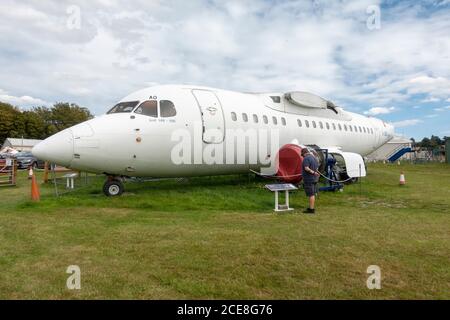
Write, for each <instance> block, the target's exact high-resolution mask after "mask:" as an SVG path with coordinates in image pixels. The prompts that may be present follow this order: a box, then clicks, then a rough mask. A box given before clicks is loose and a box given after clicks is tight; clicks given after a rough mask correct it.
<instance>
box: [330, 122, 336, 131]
mask: <svg viewBox="0 0 450 320" xmlns="http://www.w3.org/2000/svg"><path fill="white" fill-rule="evenodd" d="M331 124H332V126H333V130H334V131H336V124H335V123H334V122H332V123H331Z"/></svg>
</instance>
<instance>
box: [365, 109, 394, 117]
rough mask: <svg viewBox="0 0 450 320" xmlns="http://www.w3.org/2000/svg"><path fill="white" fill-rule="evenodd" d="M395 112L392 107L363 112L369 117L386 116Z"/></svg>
mask: <svg viewBox="0 0 450 320" xmlns="http://www.w3.org/2000/svg"><path fill="white" fill-rule="evenodd" d="M393 111H395V108H394V107H374V108H370V109H369V110H368V111H365V112H364V114H366V115H369V116H376V115H379V114H388V113H392V112H393Z"/></svg>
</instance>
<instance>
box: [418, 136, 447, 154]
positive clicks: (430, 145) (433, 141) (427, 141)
mask: <svg viewBox="0 0 450 320" xmlns="http://www.w3.org/2000/svg"><path fill="white" fill-rule="evenodd" d="M448 139H450V137H443V138H442V139H441V138H439V137H438V136H434V135H432V136H431V138H427V137H425V138H423V139H422V141H416V140H414V138H411V140H412V141H413V145H414V146H415V147H419V148H422V149H427V150H434V149H436V148H438V147H440V146H443V145H445V142H446V141H447V140H448Z"/></svg>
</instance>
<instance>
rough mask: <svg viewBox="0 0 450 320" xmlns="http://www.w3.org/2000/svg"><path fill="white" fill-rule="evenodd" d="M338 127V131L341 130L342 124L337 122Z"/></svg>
mask: <svg viewBox="0 0 450 320" xmlns="http://www.w3.org/2000/svg"><path fill="white" fill-rule="evenodd" d="M338 128H339V131H342V126H341V124H340V123H338Z"/></svg>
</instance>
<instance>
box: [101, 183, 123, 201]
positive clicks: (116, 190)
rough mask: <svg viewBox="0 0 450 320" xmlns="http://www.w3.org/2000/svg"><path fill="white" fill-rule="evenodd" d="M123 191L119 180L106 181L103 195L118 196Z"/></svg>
mask: <svg viewBox="0 0 450 320" xmlns="http://www.w3.org/2000/svg"><path fill="white" fill-rule="evenodd" d="M123 191H124V187H123V183H122V182H120V181H119V180H106V182H105V184H104V185H103V193H104V194H105V195H106V196H108V197H117V196H120V195H121V194H122V193H123Z"/></svg>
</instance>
